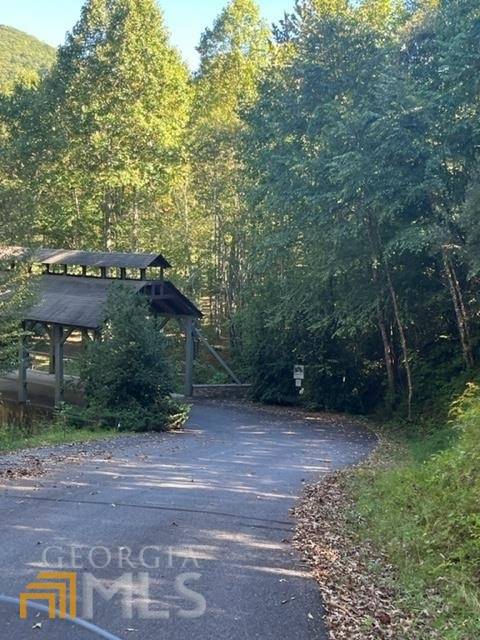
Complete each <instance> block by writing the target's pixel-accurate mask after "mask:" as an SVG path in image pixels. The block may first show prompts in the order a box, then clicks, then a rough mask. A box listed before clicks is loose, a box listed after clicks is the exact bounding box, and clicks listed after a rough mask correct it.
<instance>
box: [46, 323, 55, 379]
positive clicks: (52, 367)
mask: <svg viewBox="0 0 480 640" xmlns="http://www.w3.org/2000/svg"><path fill="white" fill-rule="evenodd" d="M47 332H48V339H49V345H50V349H49V351H50V360H49V363H48V373H50V375H53V374H54V373H55V342H54V340H55V338H54V335H53V333H54V331H53V327H50V329H48V328H47Z"/></svg>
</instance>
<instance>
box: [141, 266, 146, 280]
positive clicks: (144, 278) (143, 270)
mask: <svg viewBox="0 0 480 640" xmlns="http://www.w3.org/2000/svg"><path fill="white" fill-rule="evenodd" d="M146 279H147V270H146V269H140V280H146Z"/></svg>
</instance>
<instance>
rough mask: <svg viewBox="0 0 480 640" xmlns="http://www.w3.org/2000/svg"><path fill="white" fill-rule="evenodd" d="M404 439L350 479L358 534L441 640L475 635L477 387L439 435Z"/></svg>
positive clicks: (478, 610)
mask: <svg viewBox="0 0 480 640" xmlns="http://www.w3.org/2000/svg"><path fill="white" fill-rule="evenodd" d="M440 433H442V434H443V437H439V432H433V433H431V434H429V435H426V436H424V437H423V438H422V439H421V440H420V439H419V438H418V436H417V437H416V438H415V439H410V440H407V441H405V440H404V441H403V444H402V445H401V446H398V447H396V448H395V449H394V450H393V451H394V455H392V456H391V457H390V465H389V467H387V468H385V460H383V461H382V467H380V468H378V466H375V465H373V466H370V467H369V466H367V467H365V468H364V469H360V470H359V471H358V472H356V473H355V474H354V476H353V480H352V484H351V490H352V491H353V495H354V496H355V499H356V504H357V506H356V508H355V511H356V514H357V516H358V526H359V533H360V535H361V536H362V537H365V538H369V539H371V540H373V541H374V543H375V544H376V546H377V547H378V548H379V549H381V550H382V551H384V552H385V553H386V555H387V556H388V558H389V559H390V561H391V562H392V563H393V565H394V566H395V568H396V569H397V570H398V579H399V584H400V585H401V587H402V590H403V593H404V595H405V596H406V597H407V599H408V601H409V604H410V606H411V607H412V609H413V610H416V611H422V610H423V609H424V608H425V607H427V609H429V610H430V614H431V616H432V618H433V619H434V622H435V624H434V626H435V628H436V629H437V631H438V633H439V634H440V635H439V637H440V638H443V639H445V640H460V639H461V640H472V638H477V637H480V574H479V567H480V510H479V504H480V464H479V462H480V388H479V387H478V386H477V385H473V384H472V385H469V387H468V388H467V391H466V392H465V393H464V394H463V395H462V396H461V398H460V399H458V400H457V401H456V402H455V403H454V404H453V406H452V411H451V415H450V421H449V423H448V425H447V426H446V427H444V428H443V430H441V431H440Z"/></svg>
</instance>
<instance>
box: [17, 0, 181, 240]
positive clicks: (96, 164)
mask: <svg viewBox="0 0 480 640" xmlns="http://www.w3.org/2000/svg"><path fill="white" fill-rule="evenodd" d="M11 100H12V101H13V103H14V104H15V101H18V97H17V96H15V95H14V96H13V97H12V98H11ZM188 104H189V90H188V75H187V71H186V68H185V66H184V65H183V63H182V62H181V61H180V59H179V57H178V54H177V53H176V51H175V50H174V49H172V47H171V46H170V45H169V43H168V36H167V32H166V29H165V27H164V24H163V19H162V16H161V13H160V12H159V10H158V8H157V6H156V3H155V1H154V0H114V1H107V0H88V2H87V3H86V4H85V6H84V7H83V10H82V15H81V18H80V20H79V22H78V23H77V25H76V26H75V27H74V29H73V31H72V32H71V33H70V34H69V35H68V36H67V41H66V43H65V45H63V46H62V47H60V49H59V53H58V59H57V63H56V65H55V66H54V67H53V69H52V72H51V73H50V74H49V76H48V77H47V78H46V79H45V81H44V82H43V83H42V85H41V86H40V87H39V89H38V91H36V92H34V93H33V94H32V99H31V104H30V108H29V109H27V113H26V114H24V113H23V112H22V111H20V113H16V114H15V113H14V112H13V113H12V111H14V110H12V109H10V110H8V109H7V112H8V114H9V115H11V116H12V118H13V122H12V121H11V120H8V119H7V129H8V128H10V130H11V131H12V132H13V133H12V134H11V142H12V145H13V156H14V161H13V163H12V165H13V166H12V168H11V175H12V174H17V175H18V174H19V175H20V176H21V188H22V189H23V190H25V192H26V195H25V199H26V200H27V201H28V203H29V205H30V206H29V209H30V208H33V211H30V226H31V222H32V221H31V216H32V213H33V215H34V218H35V223H36V229H35V231H36V236H37V237H39V236H40V237H42V238H44V239H47V241H48V242H49V243H57V244H66V245H71V246H79V245H82V246H89V247H90V248H97V247H101V248H109V249H112V248H114V247H115V248H130V249H136V248H142V247H143V248H152V247H155V246H158V244H159V238H160V237H161V229H162V212H163V211H165V210H168V209H169V208H171V207H172V202H171V191H172V188H173V184H174V180H175V175H174V173H175V170H176V168H177V167H179V166H180V164H181V154H180V151H181V146H182V139H183V134H184V127H185V123H186V119H187V115H188ZM15 115H16V116H17V117H19V119H20V123H19V124H17V122H16V121H15ZM15 132H20V133H21V134H23V136H20V138H18V137H16V136H15ZM32 178H33V180H32Z"/></svg>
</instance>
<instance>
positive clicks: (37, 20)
mask: <svg viewBox="0 0 480 640" xmlns="http://www.w3.org/2000/svg"><path fill="white" fill-rule="evenodd" d="M227 1H228V0H159V4H160V6H161V7H162V9H163V11H164V14H165V18H166V22H167V25H168V28H169V30H170V33H171V36H172V42H173V44H174V45H175V46H177V47H178V48H179V49H180V51H181V52H182V54H183V57H184V58H185V60H186V61H187V62H188V64H189V65H190V67H192V68H195V67H196V66H197V62H198V58H197V54H196V50H195V48H196V46H197V44H198V42H199V39H200V35H201V33H202V32H203V31H204V29H205V28H206V27H208V26H210V25H211V24H212V23H213V21H214V20H215V17H216V16H217V15H218V13H220V11H221V10H222V8H223V7H224V5H225V4H226V3H227ZM257 1H258V3H259V5H260V6H261V9H262V13H263V15H264V17H265V19H266V20H268V22H270V23H271V22H276V21H278V20H279V19H281V18H282V17H283V14H284V12H285V11H288V10H290V9H291V8H292V7H293V4H294V0H257ZM83 2H84V0H0V24H5V25H8V26H10V27H15V28H16V29H20V30H21V31H26V32H27V33H29V34H31V35H34V36H36V37H37V38H40V40H43V41H44V42H48V43H49V44H51V45H54V46H57V45H59V44H61V43H62V42H63V41H64V38H65V33H66V32H67V31H69V30H70V29H71V28H72V26H73V25H74V24H75V22H76V21H77V20H78V17H79V15H80V9H81V6H82V4H83Z"/></svg>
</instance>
